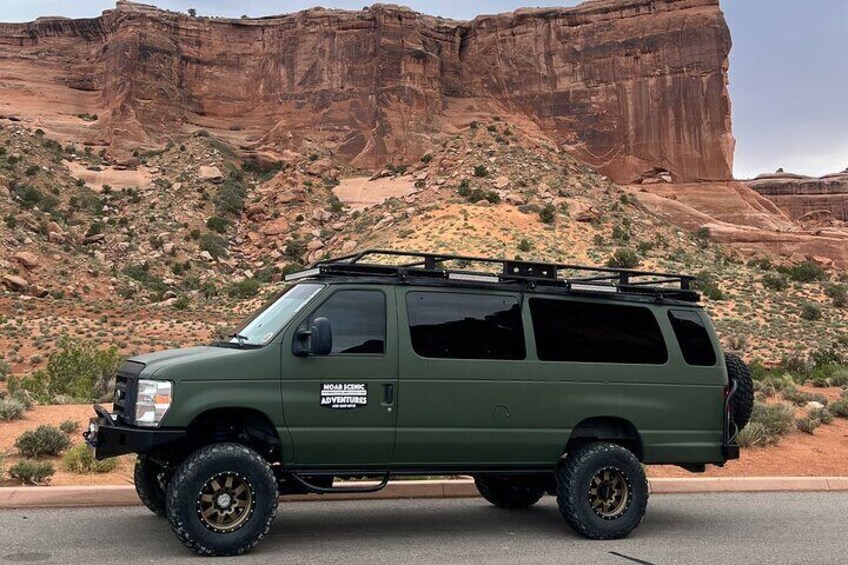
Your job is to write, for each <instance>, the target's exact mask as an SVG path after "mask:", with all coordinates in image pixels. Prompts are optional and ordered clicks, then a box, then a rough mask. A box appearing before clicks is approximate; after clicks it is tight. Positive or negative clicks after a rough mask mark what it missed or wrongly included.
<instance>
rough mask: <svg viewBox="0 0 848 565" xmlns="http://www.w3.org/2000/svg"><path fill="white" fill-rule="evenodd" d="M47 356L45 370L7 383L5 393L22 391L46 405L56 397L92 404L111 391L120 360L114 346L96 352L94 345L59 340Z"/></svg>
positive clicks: (64, 338)
mask: <svg viewBox="0 0 848 565" xmlns="http://www.w3.org/2000/svg"><path fill="white" fill-rule="evenodd" d="M57 345H58V349H56V351H54V352H53V353H51V354H50V359H49V361H48V362H47V367H46V368H45V369H43V370H39V371H36V372H34V373H32V374H31V375H28V376H26V377H23V378H21V379H15V380H12V379H10V380H9V389H10V390H12V391H14V392H17V391H26V392H27V393H29V395H31V396H32V397H33V398H35V399H36V400H38V401H39V402H42V403H45V404H50V403H52V402H53V400H54V399H55V398H56V397H58V396H66V397H70V398H73V399H76V400H77V401H79V402H91V401H96V400H99V399H100V398H102V397H103V396H105V395H106V394H107V393H108V392H109V391H110V390H111V388H112V381H113V379H114V377H115V372H116V371H117V370H118V367H119V366H120V364H121V362H122V360H123V359H122V357H121V355H120V353H118V348H117V347H115V346H112V347H109V348H108V349H98V348H97V346H96V345H95V343H94V342H88V341H80V340H76V339H72V338H70V337H67V336H65V337H62V338H61V339H59V342H58V344H57Z"/></svg>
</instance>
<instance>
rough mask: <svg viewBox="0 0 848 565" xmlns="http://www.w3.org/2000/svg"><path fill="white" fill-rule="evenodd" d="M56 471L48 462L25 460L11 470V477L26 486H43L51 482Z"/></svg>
mask: <svg viewBox="0 0 848 565" xmlns="http://www.w3.org/2000/svg"><path fill="white" fill-rule="evenodd" d="M55 472H56V469H55V468H54V467H53V465H51V464H50V463H48V462H46V461H33V460H31V459H24V460H23V461H19V462H18V463H16V464H15V465H13V466H12V467H11V468H10V469H9V476H10V477H12V478H13V479H15V480H16V481H20V483H21V484H24V485H36V486H43V485H46V484H47V483H49V482H50V479H51V478H52V477H53V473H55Z"/></svg>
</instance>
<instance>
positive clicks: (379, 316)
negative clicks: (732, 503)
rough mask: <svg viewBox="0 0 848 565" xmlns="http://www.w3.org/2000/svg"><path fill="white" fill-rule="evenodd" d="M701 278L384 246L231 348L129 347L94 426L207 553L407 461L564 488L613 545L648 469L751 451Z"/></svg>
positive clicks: (102, 450) (578, 522)
mask: <svg viewBox="0 0 848 565" xmlns="http://www.w3.org/2000/svg"><path fill="white" fill-rule="evenodd" d="M693 280H694V279H693V278H692V277H688V276H684V275H672V274H664V273H649V272H641V271H631V270H621V269H607V268H597V267H579V266H573V265H558V264H550V263H534V262H527V261H510V260H498V259H483V258H476V257H459V256H453V255H437V254H426V253H409V252H396V251H381V250H373V251H364V252H361V253H358V254H356V255H350V256H346V257H341V258H338V259H332V260H327V261H321V262H319V263H317V264H315V265H314V266H313V267H312V268H311V269H309V270H307V271H304V272H301V273H296V274H294V275H290V276H289V277H287V285H286V287H285V288H284V290H283V291H282V292H281V293H279V294H278V295H277V296H275V297H274V298H273V299H272V300H271V301H269V302H268V304H267V305H266V306H265V307H263V308H261V309H260V310H259V311H258V312H257V313H256V314H254V315H253V316H252V317H251V318H250V319H248V320H247V321H246V322H245V323H244V324H243V325H242V326H241V327H240V328H239V329H238V330H237V331H236V332H235V333H234V334H233V335H232V337H231V338H230V339H229V340H227V341H223V342H217V343H213V344H211V345H208V346H202V347H194V348H189V349H179V350H174V351H163V352H159V353H152V354H148V355H142V356H139V357H135V358H132V359H130V360H128V361H127V362H126V363H124V364H123V366H122V367H121V368H120V370H119V371H118V374H117V378H116V386H115V399H114V404H113V409H112V412H109V411H107V410H106V409H105V408H103V407H100V406H95V411H96V414H97V415H96V417H94V418H92V420H91V424H90V426H89V430H88V431H87V432H86V434H85V437H86V440H87V441H88V443H89V444H90V445H91V446H92V447H93V448H94V449H95V454H96V457H97V458H105V457H112V456H116V455H121V454H125V453H137V454H138V459H137V463H136V468H135V485H136V490H137V491H138V494H139V497H140V498H141V500H142V501H143V502H144V504H145V505H146V506H147V507H148V508H150V510H152V511H153V512H155V513H157V514H159V515H161V516H163V517H167V518H168V520H169V522H170V525H171V527H172V529H173V530H174V532H175V533H176V535H177V536H178V538H179V539H180V540H181V541H182V542H183V543H184V544H185V545H186V546H187V547H188V548H189V549H191V550H192V551H194V552H196V553H198V554H201V555H236V554H242V553H245V552H247V551H250V550H251V549H253V548H254V547H255V546H256V544H257V543H258V542H259V541H260V539H261V538H262V537H263V535H264V534H265V533H266V532H267V531H268V529H269V527H270V524H271V522H272V520H273V518H274V516H275V514H276V511H277V502H278V498H279V496H281V495H287V494H302V493H333V492H372V491H374V490H376V489H379V488H381V487H383V486H385V485H386V483H387V482H388V480H389V478H390V477H399V476H404V475H433V474H438V475H445V474H449V475H454V474H461V475H470V476H472V477H474V479H475V482H476V485H477V487H478V489H479V491H480V494H481V495H482V496H483V497H484V498H485V499H486V500H488V501H489V502H491V503H492V504H494V505H496V506H499V507H502V508H509V509H517V508H526V507H529V506H531V505H533V504H535V503H536V502H537V501H539V500H540V499H541V498H542V497H543V496H544V495H545V494H550V495H555V496H556V499H557V503H558V505H559V509H560V511H561V513H562V515H563V517H564V518H565V520H566V522H567V523H568V524H569V525H570V526H571V527H572V528H573V529H574V530H575V531H577V532H578V533H580V534H582V535H584V536H586V537H589V538H593V539H612V538H620V537H623V536H626V535H627V534H629V533H630V532H631V531H632V530H633V529H634V528H635V527H636V526H637V525H638V524H639V522H640V521H641V520H642V517H643V515H644V513H645V509H646V505H647V501H648V484H647V481H646V478H645V473H644V470H643V464H672V465H679V466H681V467H683V468H686V469H688V470H690V471H693V472H699V471H703V470H704V469H705V467H706V465H708V464H714V465H722V464H724V462H725V461H727V460H728V459H735V458H738V456H739V448H738V446H737V445H736V443H735V435H736V433H737V431H738V430H740V429H741V428H742V427H743V426H744V425H745V423H746V422H747V420H748V418H749V416H750V412H751V407H752V403H753V390H752V383H751V379H750V374H749V373H748V370H747V368H746V367H745V365H744V364H743V363H742V362H741V360H739V359H738V358H737V357H735V356H732V355H723V354H722V351H721V347H720V345H719V342H718V339H717V338H716V335H715V331H714V329H713V327H712V324H711V323H710V320H709V318H708V316H707V314H706V313H705V312H704V310H703V309H702V308H701V307H700V306H699V305H698V302H699V300H700V296H699V294H698V293H697V292H696V291H695V290H693V289H692V288H691V287H692V282H693ZM360 478H362V479H364V478H368V479H375V478H376V479H377V483H378V484H377V485H376V486H374V482H373V481H371V482H362V483H361V484H362V485H363V486H357V481H356V480H358V479H360ZM338 479H348V481H346V482H345V484H344V486H339V484H338V482H337V480H338ZM334 483H336V486H334ZM351 485H354V486H351Z"/></svg>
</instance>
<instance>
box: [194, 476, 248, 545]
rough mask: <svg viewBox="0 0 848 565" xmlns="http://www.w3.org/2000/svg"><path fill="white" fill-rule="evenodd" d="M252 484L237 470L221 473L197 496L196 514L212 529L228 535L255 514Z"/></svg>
mask: <svg viewBox="0 0 848 565" xmlns="http://www.w3.org/2000/svg"><path fill="white" fill-rule="evenodd" d="M255 499H256V496H255V493H254V492H253V487H252V486H251V484H250V481H248V480H247V479H246V478H245V477H244V476H242V475H239V474H238V473H230V472H227V473H218V474H217V475H215V476H214V477H212V478H210V479H209V480H208V481H206V484H204V485H203V488H201V489H200V493H199V494H198V496H197V515H198V517H199V518H200V521H201V522H202V523H203V525H204V526H206V527H207V528H208V529H210V530H212V531H213V532H217V533H222V534H227V533H230V532H234V531H236V530H238V529H240V528H241V527H242V526H244V525H245V524H246V523H247V521H248V520H249V519H250V516H251V514H253V508H254V501H255Z"/></svg>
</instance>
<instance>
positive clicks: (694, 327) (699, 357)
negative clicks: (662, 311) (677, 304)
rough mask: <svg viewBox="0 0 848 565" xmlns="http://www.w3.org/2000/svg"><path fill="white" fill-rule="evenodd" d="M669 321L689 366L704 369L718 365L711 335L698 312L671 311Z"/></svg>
mask: <svg viewBox="0 0 848 565" xmlns="http://www.w3.org/2000/svg"><path fill="white" fill-rule="evenodd" d="M668 319H669V320H670V321H671V327H672V328H674V335H675V336H677V343H679V344H680V350H681V351H682V352H683V359H684V360H685V361H686V363H687V364H689V365H698V366H702V367H712V366H713V365H715V364H716V353H715V349H714V348H713V343H712V341H711V340H710V334H709V332H707V326H706V324H704V320H703V318H701V316H700V314H698V312H694V311H692V310H669V312H668Z"/></svg>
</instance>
